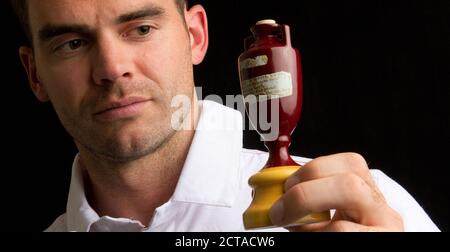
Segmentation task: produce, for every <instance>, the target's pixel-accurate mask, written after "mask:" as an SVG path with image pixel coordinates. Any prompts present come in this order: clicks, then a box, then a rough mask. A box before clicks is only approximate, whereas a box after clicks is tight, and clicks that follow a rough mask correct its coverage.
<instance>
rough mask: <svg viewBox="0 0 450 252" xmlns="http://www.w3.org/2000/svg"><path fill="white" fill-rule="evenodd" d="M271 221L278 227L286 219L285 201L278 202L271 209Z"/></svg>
mask: <svg viewBox="0 0 450 252" xmlns="http://www.w3.org/2000/svg"><path fill="white" fill-rule="evenodd" d="M269 217H270V220H271V221H272V223H273V224H275V225H277V224H280V223H281V222H282V221H283V218H284V202H283V200H279V201H277V202H276V203H275V204H274V205H273V206H272V208H271V209H270V213H269Z"/></svg>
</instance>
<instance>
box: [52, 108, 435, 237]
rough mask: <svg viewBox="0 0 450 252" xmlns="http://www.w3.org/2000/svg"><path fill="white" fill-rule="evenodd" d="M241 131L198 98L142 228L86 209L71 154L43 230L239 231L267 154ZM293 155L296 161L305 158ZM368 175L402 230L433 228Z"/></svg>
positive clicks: (408, 202) (223, 111)
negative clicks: (170, 186) (186, 145)
mask: <svg viewBox="0 0 450 252" xmlns="http://www.w3.org/2000/svg"><path fill="white" fill-rule="evenodd" d="M242 132H243V131H242V115H241V113H239V112H237V111H235V110H233V109H230V108H228V107H225V106H222V105H219V104H217V103H214V102H210V101H203V102H200V119H199V124H198V127H197V130H196V133H195V136H194V139H193V142H192V145H191V147H190V150H189V153H188V156H187V160H186V162H185V164H184V167H183V171H182V173H181V176H180V178H179V181H178V184H177V187H176V189H175V193H174V194H173V196H172V197H171V199H170V200H169V201H168V202H167V203H165V204H164V205H162V206H161V207H159V208H157V209H156V211H155V213H154V216H153V218H152V220H151V222H150V223H146V225H145V226H147V227H148V228H145V226H144V225H143V224H142V223H140V222H139V221H137V220H131V219H127V218H112V217H109V216H99V215H98V214H97V213H96V212H95V210H94V209H92V208H91V206H90V205H89V203H88V202H87V199H86V196H85V192H84V186H83V180H82V176H81V171H80V168H79V166H78V156H77V157H76V158H75V161H74V163H73V167H72V180H71V184H70V190H69V197H68V202H67V212H66V213H65V214H63V215H61V216H60V217H58V218H57V219H56V220H55V222H54V223H53V224H52V225H51V226H50V227H49V228H48V229H47V230H46V231H50V232H58V231H62V232H66V231H80V232H86V231H87V232H89V231H150V232H159V231H174V232H184V231H196V232H205V231H206V232H215V231H219V232H222V231H229V232H235V231H238V232H239V231H245V229H244V226H243V221H242V214H243V212H244V211H245V209H247V207H248V206H249V205H250V202H251V193H252V190H251V188H250V186H249V185H248V183H247V181H248V179H249V177H250V176H251V175H253V174H255V173H256V172H258V171H259V170H260V169H261V168H262V167H263V166H264V164H265V163H266V161H267V158H268V154H267V153H265V152H261V151H256V150H247V149H244V148H243V146H242ZM294 159H295V160H296V161H297V162H299V163H300V164H305V163H306V162H308V161H309V159H306V158H300V157H294ZM371 174H372V176H373V178H374V180H375V182H376V183H377V185H378V186H379V188H380V190H381V191H382V192H383V193H384V195H385V197H386V199H387V202H388V204H389V205H390V206H391V207H392V208H393V209H395V210H396V211H397V212H399V213H400V214H401V216H402V217H403V221H404V225H405V229H406V231H439V229H438V228H437V227H436V225H435V224H434V223H433V222H432V221H431V219H430V218H429V217H428V215H427V214H426V213H425V212H424V210H423V209H422V207H421V206H420V205H419V204H418V203H417V202H416V201H415V200H414V198H413V197H412V196H411V195H410V194H409V193H408V192H406V190H405V189H403V188H402V187H401V186H400V185H399V184H397V183H396V182H395V181H393V180H392V179H390V178H389V177H387V176H386V175H385V174H384V173H382V172H381V171H379V170H372V171H371ZM267 231H284V229H281V228H276V229H270V230H267Z"/></svg>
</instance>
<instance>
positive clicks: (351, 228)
mask: <svg viewBox="0 0 450 252" xmlns="http://www.w3.org/2000/svg"><path fill="white" fill-rule="evenodd" d="M320 231H321V232H382V231H386V229H384V228H379V227H373V226H364V225H361V224H358V223H354V222H351V221H344V220H341V221H334V222H330V223H329V224H328V225H326V226H324V227H323V228H322V229H321V230H320Z"/></svg>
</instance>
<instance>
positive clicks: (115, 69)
mask: <svg viewBox="0 0 450 252" xmlns="http://www.w3.org/2000/svg"><path fill="white" fill-rule="evenodd" d="M96 49H97V51H96V53H94V56H93V57H94V59H93V61H92V62H93V72H92V77H93V80H94V82H95V84H97V85H106V84H111V83H115V82H117V81H118V79H120V78H131V77H132V73H131V67H132V65H131V62H132V61H131V59H130V56H131V55H130V53H129V52H127V50H126V49H127V48H126V45H125V44H123V42H122V41H120V40H119V39H114V38H107V37H103V38H101V39H99V40H98V41H97V47H96Z"/></svg>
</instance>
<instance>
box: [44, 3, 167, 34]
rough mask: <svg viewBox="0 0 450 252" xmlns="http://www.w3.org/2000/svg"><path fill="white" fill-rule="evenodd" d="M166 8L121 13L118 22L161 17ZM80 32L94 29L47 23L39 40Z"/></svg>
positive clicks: (84, 32) (88, 32) (90, 32)
mask: <svg viewBox="0 0 450 252" xmlns="http://www.w3.org/2000/svg"><path fill="white" fill-rule="evenodd" d="M164 13H165V12H164V9H162V8H160V7H156V6H151V7H147V8H145V9H143V10H138V11H133V12H130V13H126V14H123V15H120V16H119V17H118V18H117V20H116V23H117V24H123V23H126V22H130V21H133V20H136V19H140V18H149V17H159V16H162V15H164ZM67 33H79V34H84V35H89V34H92V30H91V29H90V28H89V27H88V26H87V25H78V24H68V25H52V24H47V25H45V26H44V27H43V28H41V29H40V31H39V40H40V41H42V42H45V41H48V40H50V39H52V38H54V37H57V36H60V35H63V34H67Z"/></svg>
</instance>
